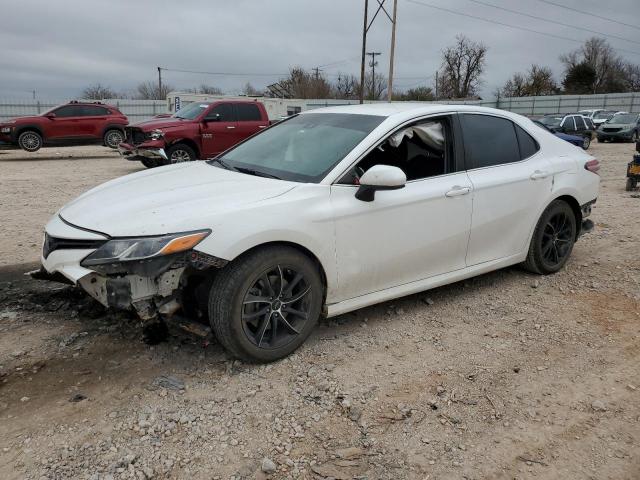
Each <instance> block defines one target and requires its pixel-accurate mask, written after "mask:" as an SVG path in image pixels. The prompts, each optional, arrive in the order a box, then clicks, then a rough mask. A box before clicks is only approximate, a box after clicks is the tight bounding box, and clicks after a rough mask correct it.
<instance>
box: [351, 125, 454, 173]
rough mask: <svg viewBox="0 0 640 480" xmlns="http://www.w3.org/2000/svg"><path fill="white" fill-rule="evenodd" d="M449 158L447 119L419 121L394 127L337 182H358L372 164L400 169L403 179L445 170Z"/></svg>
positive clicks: (449, 130) (450, 147) (449, 142)
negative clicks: (393, 129)
mask: <svg viewBox="0 0 640 480" xmlns="http://www.w3.org/2000/svg"><path fill="white" fill-rule="evenodd" d="M452 159H453V144H452V134H451V125H450V123H449V120H448V119H447V118H435V119H429V120H423V121H420V122H417V123H414V124H412V125H409V126H407V127H403V128H401V129H400V130H397V131H396V132H394V133H393V134H392V135H390V136H389V137H387V138H386V139H385V140H384V141H383V142H382V143H381V144H379V145H378V146H377V147H375V148H374V149H373V150H372V151H371V152H369V153H368V154H367V155H366V156H365V157H364V158H363V159H362V160H360V161H359V162H358V164H357V165H356V166H355V167H352V168H351V169H350V170H349V171H348V172H347V173H346V174H345V175H344V176H343V177H342V179H341V180H340V181H339V182H338V183H340V184H342V185H359V184H360V177H362V175H364V173H365V172H366V171H367V170H369V169H370V168H371V167H373V166H375V165H391V166H394V167H398V168H400V169H401V170H402V171H403V172H404V173H405V175H406V176H407V181H411V180H420V179H423V178H428V177H435V176H437V175H443V174H445V173H448V172H449V171H451V170H450V168H449V167H448V165H450V164H451V162H452Z"/></svg>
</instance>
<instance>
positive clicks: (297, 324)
mask: <svg viewBox="0 0 640 480" xmlns="http://www.w3.org/2000/svg"><path fill="white" fill-rule="evenodd" d="M323 299H324V287H323V285H322V280H321V278H320V272H319V271H318V266H317V264H316V262H314V261H313V260H312V259H311V258H309V257H308V256H306V255H305V254H303V253H302V252H300V251H299V250H297V249H295V248H291V247H286V246H270V247H265V248H260V249H257V250H255V251H253V252H250V253H248V254H246V255H244V256H242V257H240V258H238V259H237V260H235V261H233V262H231V263H230V264H228V265H227V266H226V267H224V268H223V269H222V270H220V271H218V272H217V273H216V275H215V277H214V279H213V283H212V285H211V290H210V293H209V321H210V323H211V328H212V329H213V332H214V333H215V335H216V338H217V339H218V341H219V342H220V343H221V344H222V346H223V347H224V348H225V349H226V350H227V351H228V352H229V353H230V354H231V355H233V356H235V357H237V358H240V359H242V360H244V361H248V362H258V363H264V362H272V361H274V360H278V359H280V358H283V357H285V356H287V355H289V354H290V353H292V352H293V351H294V350H296V349H297V348H298V347H299V346H300V345H302V343H303V342H304V341H305V340H306V339H307V337H308V336H309V335H310V334H311V332H312V330H313V329H314V327H315V326H316V324H317V322H318V318H319V317H320V313H321V309H322V302H323Z"/></svg>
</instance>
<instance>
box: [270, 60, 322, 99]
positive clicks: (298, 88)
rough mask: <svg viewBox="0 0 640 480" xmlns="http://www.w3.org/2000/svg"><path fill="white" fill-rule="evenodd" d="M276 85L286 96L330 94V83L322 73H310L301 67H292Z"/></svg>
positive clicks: (299, 96) (307, 96) (313, 96)
mask: <svg viewBox="0 0 640 480" xmlns="http://www.w3.org/2000/svg"><path fill="white" fill-rule="evenodd" d="M277 86H278V89H279V90H281V91H282V92H286V96H287V97H288V98H329V96H330V94H331V84H330V83H329V81H328V80H327V79H326V78H325V77H324V76H323V75H321V74H319V75H314V74H311V73H310V72H307V71H306V70H305V69H303V68H302V67H293V68H292V69H291V71H290V73H289V76H288V77H287V78H284V79H282V80H280V81H279V82H278V84H277Z"/></svg>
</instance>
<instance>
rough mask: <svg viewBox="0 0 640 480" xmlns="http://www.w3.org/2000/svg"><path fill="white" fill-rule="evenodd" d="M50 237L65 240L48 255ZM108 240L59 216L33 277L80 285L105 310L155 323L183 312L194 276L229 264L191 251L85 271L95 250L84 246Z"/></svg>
mask: <svg viewBox="0 0 640 480" xmlns="http://www.w3.org/2000/svg"><path fill="white" fill-rule="evenodd" d="M50 238H54V239H56V240H59V239H63V240H62V241H60V242H58V244H59V245H60V247H59V248H54V249H53V250H51V251H49V250H48V249H47V242H48V241H49V239H50ZM71 239H73V240H71ZM107 239H108V237H107V236H105V235H102V234H99V233H97V232H89V231H85V230H81V229H78V228H75V227H74V226H72V225H70V224H68V223H66V222H65V221H64V220H62V218H61V217H59V216H56V217H55V218H54V219H52V220H51V221H50V222H49V224H47V227H46V235H45V244H44V246H43V255H42V257H41V263H42V266H41V268H40V270H36V271H34V272H30V275H31V277H32V278H34V279H38V280H50V281H57V282H63V283H68V284H72V285H77V286H79V287H81V288H82V289H83V290H85V291H86V292H87V293H88V294H89V295H90V296H91V297H93V298H94V299H96V300H97V301H98V302H100V303H101V304H102V305H104V306H105V307H107V308H113V309H116V310H133V311H135V312H136V313H137V314H138V316H139V317H140V319H141V320H143V321H157V320H160V319H168V318H170V317H172V316H173V315H174V314H175V313H176V312H178V310H180V309H181V307H182V297H183V295H182V294H183V290H184V288H185V285H186V284H187V283H188V281H189V279H190V277H192V276H193V277H197V276H202V275H203V273H204V271H205V270H208V269H216V268H222V267H223V266H225V265H226V264H227V261H226V260H223V259H219V258H217V257H213V256H211V255H207V254H204V253H202V252H198V251H196V250H189V251H186V252H180V253H175V254H171V255H166V256H158V257H153V258H150V259H145V260H138V261H129V262H118V263H113V264H106V265H99V266H95V267H91V268H85V267H83V266H82V261H83V260H84V259H85V258H86V257H87V256H88V255H90V254H91V253H93V252H94V251H95V249H96V248H82V247H83V245H84V244H90V243H89V242H100V241H103V242H104V241H107ZM74 247H79V248H74Z"/></svg>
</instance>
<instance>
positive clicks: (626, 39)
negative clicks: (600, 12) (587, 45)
mask: <svg viewBox="0 0 640 480" xmlns="http://www.w3.org/2000/svg"><path fill="white" fill-rule="evenodd" d="M469 1H470V2H473V3H477V4H479V5H484V6H486V7H491V8H496V9H498V10H502V11H504V12H509V13H515V14H516V15H522V16H523V17H529V18H533V19H535V20H542V21H543V22H548V23H554V24H556V25H562V26H563V27H569V28H575V29H576V30H582V31H585V32H590V33H595V34H597V35H602V36H603V37H610V38H616V39H618V40H624V41H625V42H631V43H637V44H638V45H640V42H639V41H637V40H630V39H628V38H624V37H619V36H617V35H612V34H608V33H603V32H599V31H597V30H591V29H589V28H584V27H578V26H576V25H569V24H568V23H562V22H558V21H556V20H550V19H548V18H544V17H538V16H536V15H530V14H528V13H524V12H519V11H517V10H511V9H509V8H505V7H500V6H498V5H493V4H491V3H487V2H483V1H481V0H469Z"/></svg>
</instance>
